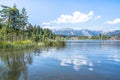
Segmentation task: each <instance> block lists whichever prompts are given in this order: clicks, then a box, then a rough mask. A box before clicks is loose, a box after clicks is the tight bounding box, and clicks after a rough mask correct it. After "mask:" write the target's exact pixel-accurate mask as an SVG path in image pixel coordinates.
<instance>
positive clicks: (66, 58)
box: [41, 48, 94, 71]
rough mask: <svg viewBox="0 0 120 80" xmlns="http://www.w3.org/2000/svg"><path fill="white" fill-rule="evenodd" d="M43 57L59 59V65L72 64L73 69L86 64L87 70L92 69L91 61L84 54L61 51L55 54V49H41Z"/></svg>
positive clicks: (78, 68)
mask: <svg viewBox="0 0 120 80" xmlns="http://www.w3.org/2000/svg"><path fill="white" fill-rule="evenodd" d="M41 56H42V57H45V58H53V59H57V60H58V61H60V65H61V66H72V67H73V68H74V70H76V71H77V70H80V68H81V67H82V66H88V68H89V69H88V70H90V71H93V66H94V65H93V63H92V62H91V61H89V60H88V59H87V57H86V56H85V55H80V54H70V55H68V54H67V53H66V54H65V53H61V54H57V53H56V49H54V48H53V49H49V50H46V51H43V52H42V54H41Z"/></svg>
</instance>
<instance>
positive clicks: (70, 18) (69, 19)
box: [43, 11, 94, 25]
mask: <svg viewBox="0 0 120 80" xmlns="http://www.w3.org/2000/svg"><path fill="white" fill-rule="evenodd" d="M93 15H94V12H93V11H90V12H89V13H87V14H85V13H81V12H79V11H75V12H73V14H72V15H65V14H62V15H61V16H60V17H59V18H58V19H56V20H53V21H50V22H48V23H46V22H44V23H43V24H44V25H49V24H52V23H57V24H61V23H84V22H87V21H89V20H91V19H92V18H93Z"/></svg>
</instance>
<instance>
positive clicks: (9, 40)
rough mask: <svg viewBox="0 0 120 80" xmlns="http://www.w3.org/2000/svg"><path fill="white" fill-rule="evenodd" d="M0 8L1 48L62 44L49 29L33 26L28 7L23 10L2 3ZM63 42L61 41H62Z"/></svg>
mask: <svg viewBox="0 0 120 80" xmlns="http://www.w3.org/2000/svg"><path fill="white" fill-rule="evenodd" d="M1 7H2V10H0V48H1V49H4V48H9V47H10V48H27V47H30V46H35V45H36V44H38V45H37V46H39V45H46V46H55V45H61V44H59V42H60V41H52V40H54V39H55V34H54V33H52V31H51V30H49V29H43V28H41V27H40V26H36V25H35V26H33V25H31V24H30V23H29V22H28V16H27V12H26V9H25V8H23V9H22V10H21V11H20V10H19V9H18V8H17V7H16V5H14V6H13V7H9V6H4V5H1ZM60 43H61V42H60Z"/></svg>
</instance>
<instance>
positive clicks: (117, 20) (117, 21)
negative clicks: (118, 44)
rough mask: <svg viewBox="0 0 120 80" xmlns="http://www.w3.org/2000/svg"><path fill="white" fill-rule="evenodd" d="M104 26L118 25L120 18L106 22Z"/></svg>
mask: <svg viewBox="0 0 120 80" xmlns="http://www.w3.org/2000/svg"><path fill="white" fill-rule="evenodd" d="M105 23H106V24H110V25H114V24H119V23H120V18H116V19H115V20H113V21H106V22H105Z"/></svg>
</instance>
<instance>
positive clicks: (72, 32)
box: [52, 28, 120, 36]
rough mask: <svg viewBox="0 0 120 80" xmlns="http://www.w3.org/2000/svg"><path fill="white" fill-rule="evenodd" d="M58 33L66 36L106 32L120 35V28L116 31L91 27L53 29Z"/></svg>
mask: <svg viewBox="0 0 120 80" xmlns="http://www.w3.org/2000/svg"><path fill="white" fill-rule="evenodd" d="M52 31H53V32H54V33H55V34H57V35H65V36H98V35H100V34H105V35H108V36H120V30H114V31H107V32H105V31H102V30H98V31H97V30H89V29H81V30H75V29H70V28H66V29H54V30H52Z"/></svg>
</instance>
